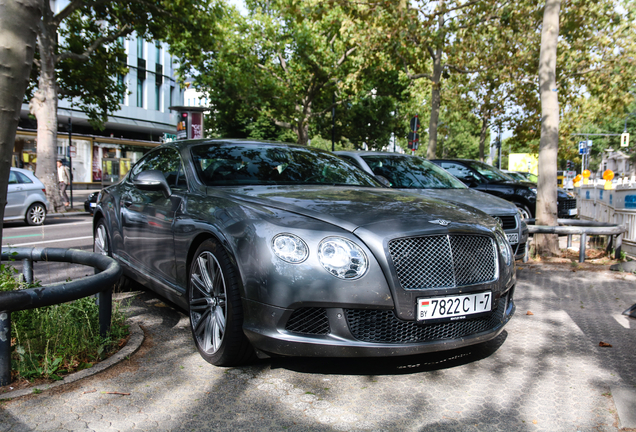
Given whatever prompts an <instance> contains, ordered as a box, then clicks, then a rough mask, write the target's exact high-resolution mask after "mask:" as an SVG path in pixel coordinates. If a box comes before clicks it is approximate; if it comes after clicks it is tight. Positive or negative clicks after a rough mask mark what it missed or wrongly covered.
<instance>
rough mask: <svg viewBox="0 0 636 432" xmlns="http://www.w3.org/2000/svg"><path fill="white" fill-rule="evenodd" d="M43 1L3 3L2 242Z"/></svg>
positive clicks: (0, 87)
mask: <svg viewBox="0 0 636 432" xmlns="http://www.w3.org/2000/svg"><path fill="white" fill-rule="evenodd" d="M42 4H43V3H42V1H41V0H0V65H1V66H0V70H1V73H0V125H2V127H0V241H2V226H3V223H2V221H3V219H4V208H5V206H6V204H7V185H8V183H9V171H10V168H11V158H12V155H13V146H14V145H15V133H16V129H17V127H18V120H19V119H20V107H21V105H22V99H23V98H24V92H25V90H26V88H27V85H28V83H29V75H30V73H31V66H32V65H33V53H34V52H35V39H36V36H37V23H38V21H39V19H40V16H41V14H42Z"/></svg>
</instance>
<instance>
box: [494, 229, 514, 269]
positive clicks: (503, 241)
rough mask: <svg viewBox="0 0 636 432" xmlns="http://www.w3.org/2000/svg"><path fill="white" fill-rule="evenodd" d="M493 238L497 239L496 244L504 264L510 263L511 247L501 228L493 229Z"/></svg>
mask: <svg viewBox="0 0 636 432" xmlns="http://www.w3.org/2000/svg"><path fill="white" fill-rule="evenodd" d="M495 238H496V239H497V246H499V251H500V252H501V256H502V257H503V259H504V262H505V263H506V265H510V264H512V248H511V247H510V243H509V242H508V239H507V238H506V235H505V234H504V233H503V232H502V231H501V229H497V230H496V231H495Z"/></svg>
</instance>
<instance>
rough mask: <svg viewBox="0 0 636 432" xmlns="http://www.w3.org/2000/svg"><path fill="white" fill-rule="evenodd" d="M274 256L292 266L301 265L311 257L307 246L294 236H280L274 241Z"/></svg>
mask: <svg viewBox="0 0 636 432" xmlns="http://www.w3.org/2000/svg"><path fill="white" fill-rule="evenodd" d="M272 250H273V251H274V255H276V256H277V257H278V258H280V259H282V260H283V261H285V262H288V263H290V264H300V263H301V262H303V261H305V260H306V259H307V257H308V256H309V248H308V247H307V244H306V243H305V242H304V241H303V240H302V239H301V238H300V237H298V236H296V235H293V234H278V235H277V236H276V237H274V238H273V239H272Z"/></svg>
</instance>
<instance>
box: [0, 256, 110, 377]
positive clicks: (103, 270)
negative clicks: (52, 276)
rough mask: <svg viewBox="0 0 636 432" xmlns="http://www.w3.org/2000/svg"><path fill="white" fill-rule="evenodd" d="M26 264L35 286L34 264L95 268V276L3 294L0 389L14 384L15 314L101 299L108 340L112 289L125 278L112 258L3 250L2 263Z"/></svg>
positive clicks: (102, 324) (29, 279)
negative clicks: (58, 263) (85, 299)
mask: <svg viewBox="0 0 636 432" xmlns="http://www.w3.org/2000/svg"><path fill="white" fill-rule="evenodd" d="M11 260H12V261H18V260H21V261H22V274H23V275H24V280H25V282H27V283H32V282H33V262H34V261H53V262H68V263H73V264H83V265H86V266H90V267H93V268H95V272H96V274H95V275H91V276H87V277H84V278H81V279H78V280H75V281H72V282H61V283H56V284H51V285H48V286H42V287H37V288H29V289H22V290H16V291H7V292H0V386H4V385H8V384H9V383H10V382H11V312H17V311H21V310H26V309H35V308H39V307H43V306H51V305H54V304H60V303H65V302H69V301H72V300H78V299H80V298H83V297H88V296H90V295H94V294H99V295H98V303H99V332H100V334H101V335H102V336H106V335H107V334H108V332H109V330H110V322H111V316H112V287H113V286H114V285H115V283H116V282H117V281H118V280H119V278H120V277H121V274H122V269H121V267H120V265H119V264H118V263H117V262H116V261H115V260H114V259H112V258H110V257H108V256H106V255H101V254H97V253H93V252H86V251H81V250H77V249H60V248H3V249H2V261H11Z"/></svg>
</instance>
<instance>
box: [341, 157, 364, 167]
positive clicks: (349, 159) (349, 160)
mask: <svg viewBox="0 0 636 432" xmlns="http://www.w3.org/2000/svg"><path fill="white" fill-rule="evenodd" d="M338 157H339V158H340V159H344V160H346V161H347V162H349V163H350V164H351V165H353V166H355V167H357V168H360V164H359V163H358V161H357V160H355V159H354V158H352V157H351V156H347V155H338Z"/></svg>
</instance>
